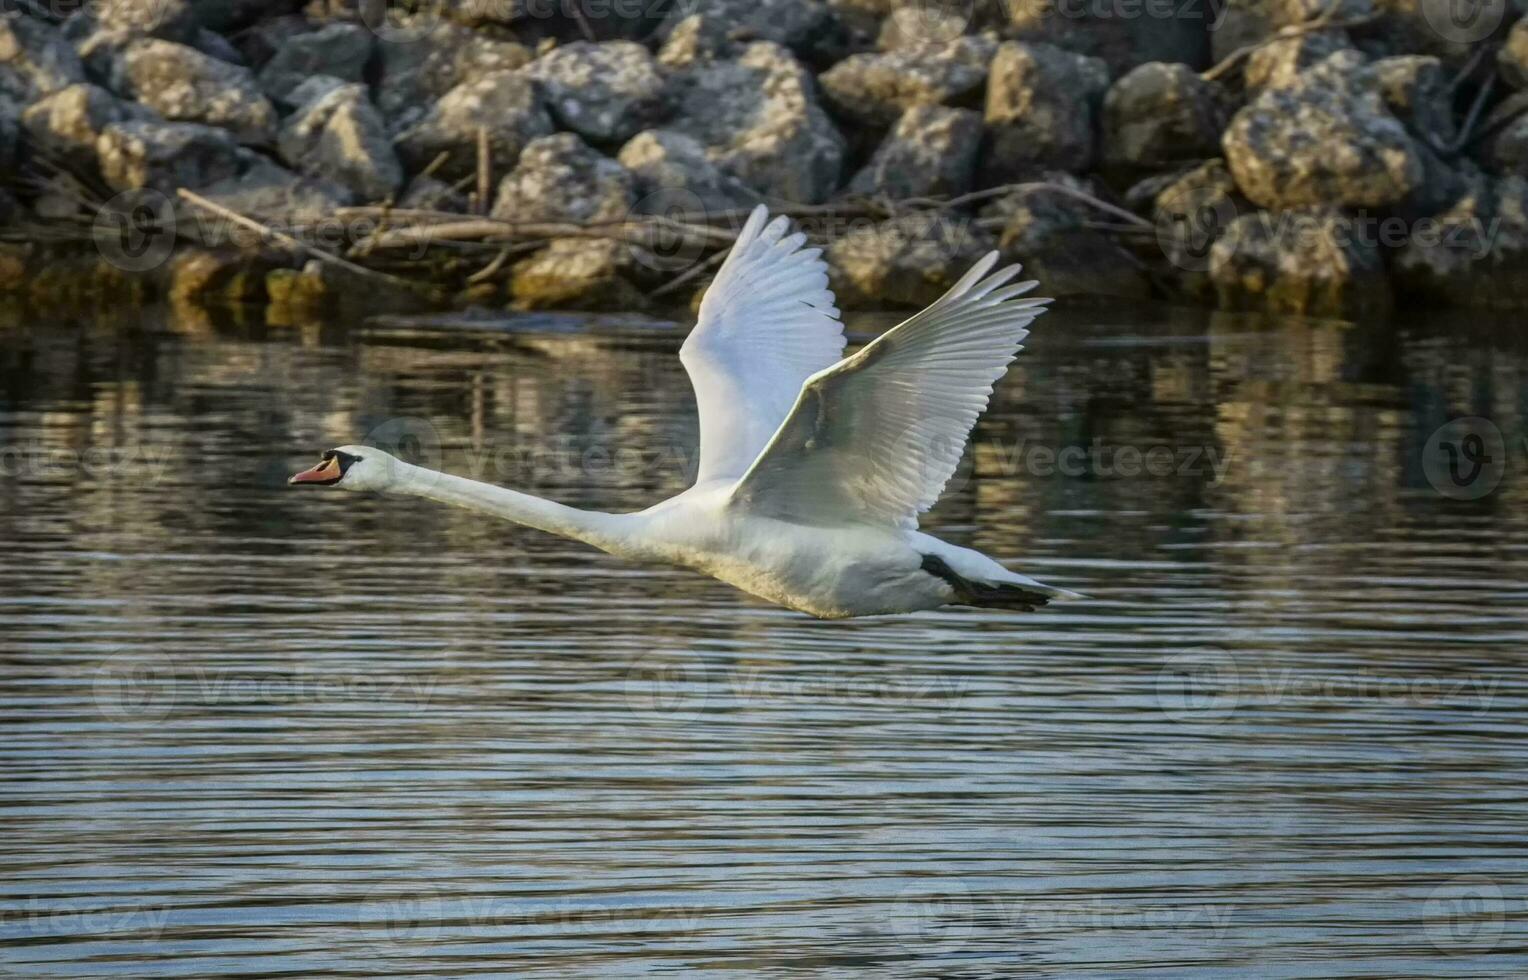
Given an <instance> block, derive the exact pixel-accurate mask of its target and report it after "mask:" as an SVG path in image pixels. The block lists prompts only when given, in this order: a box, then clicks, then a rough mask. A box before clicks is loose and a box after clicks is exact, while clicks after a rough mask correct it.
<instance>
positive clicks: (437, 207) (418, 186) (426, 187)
mask: <svg viewBox="0 0 1528 980" xmlns="http://www.w3.org/2000/svg"><path fill="white" fill-rule="evenodd" d="M469 203H470V202H469V201H468V200H467V197H466V196H465V195H463V194H461V193H458V192H457V191H456V190H455V189H454V188H452V186H451V185H450V184H448V183H446V182H445V181H443V180H436V179H435V178H434V177H415V178H414V179H413V180H411V181H409V185H408V187H406V188H405V189H404V191H403V194H402V196H400V197H399V198H398V207H400V208H406V209H414V210H420V211H455V212H458V213H462V214H465V213H466V211H467V207H468V205H469Z"/></svg>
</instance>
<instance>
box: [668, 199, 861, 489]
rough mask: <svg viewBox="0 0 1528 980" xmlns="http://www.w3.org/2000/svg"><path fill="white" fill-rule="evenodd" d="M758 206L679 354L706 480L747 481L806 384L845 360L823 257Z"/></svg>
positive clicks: (783, 220) (702, 475)
mask: <svg viewBox="0 0 1528 980" xmlns="http://www.w3.org/2000/svg"><path fill="white" fill-rule="evenodd" d="M789 224H790V223H789V220H788V219H786V218H784V217H780V218H776V219H775V220H774V221H773V222H771V221H770V220H769V211H768V210H767V209H766V208H764V207H763V206H760V207H759V208H758V209H756V210H755V211H754V212H753V216H752V217H750V218H749V219H748V223H747V224H746V225H745V226H744V227H743V232H742V234H741V235H739V236H738V240H737V243H736V244H735V245H733V246H732V254H731V255H729V256H728V257H727V261H726V263H725V264H724V265H723V266H722V267H721V269H720V271H718V272H717V274H716V280H715V281H714V282H713V283H712V284H711V288H710V289H708V290H707V291H706V296H705V299H704V300H703V301H702V302H701V305H700V319H699V322H697V323H696V325H695V329H694V330H692V331H691V332H690V336H689V339H687V340H686V341H685V342H684V347H683V348H681V349H680V351H679V357H680V360H682V361H683V362H684V367H685V370H686V371H688V372H689V374H690V383H691V384H692V385H693V386H694V387H695V401H696V402H697V404H698V406H699V409H700V482H702V483H704V482H705V481H707V480H713V479H718V478H724V477H725V478H730V479H736V478H737V477H739V476H742V475H743V473H744V471H746V470H747V469H748V466H749V464H750V463H752V462H753V461H754V459H756V458H757V457H758V455H759V453H760V452H761V451H762V450H763V449H764V447H765V446H766V445H767V444H768V443H769V439H770V437H771V436H772V435H774V433H775V430H776V429H778V428H779V426H780V423H781V422H782V421H784V419H785V416H786V414H787V413H788V412H789V411H790V409H791V406H792V405H793V404H795V402H796V396H797V395H798V394H799V393H800V391H801V384H802V382H804V381H805V380H806V379H807V378H809V377H811V375H812V374H813V373H815V372H817V371H820V370H822V369H823V368H825V367H827V366H828V365H830V364H832V363H834V362H835V361H837V360H838V359H839V358H840V357H842V356H843V352H844V328H843V324H841V323H840V322H839V321H838V308H837V307H836V306H835V305H834V300H833V293H832V291H830V290H829V289H828V267H827V263H825V262H823V260H822V252H821V250H820V249H815V248H802V246H803V245H804V244H805V243H806V236H805V235H801V234H795V235H786V231H787V230H788V228H789Z"/></svg>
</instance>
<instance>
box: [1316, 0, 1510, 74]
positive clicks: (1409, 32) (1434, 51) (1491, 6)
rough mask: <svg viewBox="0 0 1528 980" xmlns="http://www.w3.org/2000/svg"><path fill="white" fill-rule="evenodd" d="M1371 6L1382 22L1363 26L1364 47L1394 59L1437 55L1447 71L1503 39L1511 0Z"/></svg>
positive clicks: (1420, 0) (1396, 0)
mask: <svg viewBox="0 0 1528 980" xmlns="http://www.w3.org/2000/svg"><path fill="white" fill-rule="evenodd" d="M1312 2H1314V0H1312ZM1347 2H1348V3H1349V4H1352V3H1355V2H1358V3H1359V6H1357V7H1354V8H1353V9H1362V7H1363V6H1366V4H1365V3H1363V2H1362V0H1347ZM1372 4H1373V8H1374V11H1375V12H1376V13H1378V14H1379V15H1380V18H1379V20H1378V21H1377V22H1376V23H1373V24H1367V25H1365V27H1364V35H1365V36H1366V38H1367V43H1366V47H1369V48H1371V49H1375V50H1378V51H1383V52H1386V53H1389V54H1396V55H1399V54H1431V55H1436V56H1438V57H1439V58H1442V59H1443V61H1444V62H1446V63H1447V64H1448V65H1449V66H1450V67H1451V68H1455V67H1459V66H1461V64H1462V63H1463V62H1464V61H1466V60H1467V59H1469V58H1470V56H1471V55H1473V54H1474V52H1475V50H1476V49H1477V48H1478V47H1479V45H1480V44H1481V43H1482V42H1485V41H1490V40H1492V39H1494V38H1497V37H1501V36H1504V35H1505V34H1506V32H1507V29H1508V27H1509V26H1510V25H1511V16H1509V15H1508V9H1509V0H1483V2H1481V3H1478V4H1449V3H1446V2H1442V0H1372ZM1512 16H1515V15H1512Z"/></svg>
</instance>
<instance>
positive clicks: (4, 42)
mask: <svg viewBox="0 0 1528 980" xmlns="http://www.w3.org/2000/svg"><path fill="white" fill-rule="evenodd" d="M83 81H85V66H84V65H83V64H82V63H81V62H80V59H79V56H78V55H77V54H75V52H74V48H73V46H72V45H70V44H69V42H68V41H67V40H65V39H64V37H63V35H62V34H60V33H59V32H58V30H57V29H56V28H54V27H52V26H50V25H48V24H46V23H44V22H42V21H40V20H36V19H34V18H32V17H28V16H26V15H25V14H18V13H8V14H3V15H0V95H5V96H9V97H10V98H11V99H14V100H15V101H17V102H31V101H32V100H34V99H37V98H40V97H41V96H44V95H47V94H48V93H50V92H57V91H58V90H59V89H62V88H68V87H69V86H70V85H77V84H79V83H80V82H83Z"/></svg>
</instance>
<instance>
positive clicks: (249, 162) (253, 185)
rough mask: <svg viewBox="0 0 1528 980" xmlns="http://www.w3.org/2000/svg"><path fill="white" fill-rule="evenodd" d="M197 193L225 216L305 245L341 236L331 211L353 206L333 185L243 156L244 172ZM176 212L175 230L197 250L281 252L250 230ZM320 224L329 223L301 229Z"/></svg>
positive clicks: (191, 210)
mask: <svg viewBox="0 0 1528 980" xmlns="http://www.w3.org/2000/svg"><path fill="white" fill-rule="evenodd" d="M197 193H198V194H200V195H201V196H202V197H205V198H206V199H207V200H209V201H212V202H213V203H215V204H219V205H221V206H223V207H225V208H227V209H228V210H230V211H234V212H236V213H238V214H241V215H244V216H245V217H248V218H252V219H254V220H255V221H258V222H259V223H260V224H262V225H265V226H266V227H269V228H275V229H278V230H280V231H283V232H286V233H288V234H294V235H295V237H297V238H299V239H302V240H305V241H321V240H324V239H327V238H331V237H332V238H335V239H338V238H339V237H340V236H342V234H343V229H342V228H341V227H340V226H339V225H338V223H337V222H336V218H335V214H334V212H335V210H336V209H337V208H342V207H345V206H346V205H348V204H351V203H353V199H352V198H351V196H350V195H349V194H348V193H346V192H345V191H344V190H342V189H341V188H339V187H337V186H335V185H334V184H331V183H329V182H327V181H322V180H315V179H313V178H310V177H303V176H300V175H298V174H294V173H292V172H291V171H289V170H286V169H285V168H283V167H279V166H277V165H276V164H274V163H271V162H270V161H269V160H266V159H265V158H263V157H258V156H256V155H254V154H247V155H245V156H244V167H243V168H242V169H241V170H240V172H239V173H237V174H233V175H230V176H228V177H225V178H223V179H222V180H219V181H217V182H215V183H212V184H209V185H208V186H207V187H205V188H203V189H202V190H200V191H198V192H197ZM179 213H180V219H179V224H178V227H179V228H180V229H181V230H183V231H186V232H189V233H191V234H193V235H194V236H195V237H196V238H197V239H198V240H199V241H200V242H201V243H202V244H203V245H207V246H211V247H216V246H219V245H227V244H234V245H238V246H240V247H243V248H249V247H252V246H253V247H259V246H264V247H266V248H271V249H275V250H278V251H282V250H285V249H286V247H287V246H285V245H284V244H282V243H281V242H279V241H278V240H277V239H275V238H270V239H269V240H265V236H262V235H261V234H260V233H258V232H255V231H253V230H252V229H248V228H245V227H243V226H240V225H236V224H234V223H232V222H230V221H228V220H227V219H226V218H222V217H220V216H218V215H214V214H209V213H207V212H206V211H205V210H202V209H200V208H196V207H194V206H193V205H191V204H189V203H183V204H182V206H181V208H180V212H179ZM326 222H329V223H332V227H331V228H328V229H322V230H315V231H312V232H309V231H306V230H305V229H314V228H315V226H320V225H323V224H324V223H326ZM332 244H335V245H338V244H341V243H340V242H338V241H336V242H334V243H332Z"/></svg>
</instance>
